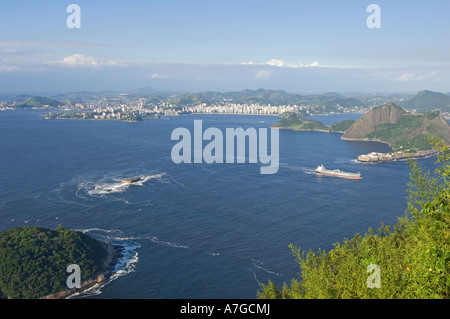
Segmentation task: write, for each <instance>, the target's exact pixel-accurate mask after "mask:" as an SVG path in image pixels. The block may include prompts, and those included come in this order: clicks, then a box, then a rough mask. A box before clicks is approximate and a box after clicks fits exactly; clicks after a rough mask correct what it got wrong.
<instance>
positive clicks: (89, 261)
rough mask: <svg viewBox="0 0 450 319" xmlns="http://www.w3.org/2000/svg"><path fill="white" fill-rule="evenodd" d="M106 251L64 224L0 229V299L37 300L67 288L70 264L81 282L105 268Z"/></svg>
mask: <svg viewBox="0 0 450 319" xmlns="http://www.w3.org/2000/svg"><path fill="white" fill-rule="evenodd" d="M106 256H107V252H106V250H105V249H104V247H103V245H102V244H101V243H100V242H98V241H97V240H95V239H93V238H92V237H90V236H87V235H85V234H83V233H81V232H77V231H73V230H70V229H67V228H64V227H62V226H58V227H57V228H56V229H54V230H50V229H46V228H43V227H31V226H26V227H17V228H13V229H9V230H6V231H3V232H0V298H13V299H16V298H19V299H34V298H40V297H43V296H46V295H49V294H52V293H56V292H60V291H64V290H66V289H67V285H66V280H67V278H68V276H69V275H70V274H69V273H67V272H66V269H67V266H68V265H71V264H78V265H79V266H80V269H81V280H82V282H84V281H86V280H88V279H91V278H93V277H95V276H96V275H97V274H98V273H99V272H100V271H102V270H103V269H102V268H103V260H104V259H105V258H106Z"/></svg>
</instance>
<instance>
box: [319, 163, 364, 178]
mask: <svg viewBox="0 0 450 319" xmlns="http://www.w3.org/2000/svg"><path fill="white" fill-rule="evenodd" d="M315 171H316V173H319V174H324V175H329V176H334V177H341V178H349V179H361V174H360V173H359V172H358V173H349V172H344V171H341V170H339V169H333V170H330V169H326V168H325V166H323V165H319V166H317V168H316V170H315Z"/></svg>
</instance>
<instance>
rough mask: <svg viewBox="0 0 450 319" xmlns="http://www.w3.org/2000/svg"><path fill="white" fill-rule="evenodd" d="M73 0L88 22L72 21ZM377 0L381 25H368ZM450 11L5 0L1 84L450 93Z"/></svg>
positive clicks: (37, 88) (444, 7)
mask: <svg viewBox="0 0 450 319" xmlns="http://www.w3.org/2000/svg"><path fill="white" fill-rule="evenodd" d="M72 3H75V4H77V5H78V6H79V8H80V22H81V23H80V28H69V26H68V25H67V20H68V18H69V16H70V15H71V12H67V9H68V6H69V5H70V4H72ZM372 3H374V4H377V5H378V6H379V8H380V10H381V11H380V20H381V27H380V28H369V27H368V25H367V19H368V18H369V16H370V15H371V13H370V12H367V8H368V6H369V5H370V4H372ZM449 9H450V5H449V4H448V3H446V2H445V1H428V2H423V3H414V4H411V3H408V2H406V1H396V2H395V3H392V2H389V1H375V2H370V1H368V2H361V1H346V2H345V4H338V3H335V2H332V1H315V2H306V1H277V2H274V1H244V2H242V1H241V2H238V1H227V2H217V1H215V2H212V1H190V2H189V3H187V2H183V1H136V0H135V1H131V2H127V3H126V4H125V3H122V2H118V1H108V2H106V1H96V2H95V3H92V2H89V1H76V2H70V1H66V2H61V1H46V2H44V3H42V2H35V1H23V2H21V3H20V4H18V3H16V2H8V3H7V2H3V3H2V4H1V5H0V16H1V19H0V28H1V29H2V30H3V32H2V35H1V37H0V83H1V85H0V87H1V91H2V92H0V93H33V94H39V93H46V92H58V91H80V90H92V91H96V90H124V91H126V90H130V89H134V88H141V87H152V88H155V89H157V90H173V91H207V90H214V91H233V90H241V89H258V88H266V89H283V90H286V91H289V92H295V93H320V92H328V91H336V92H408V93H414V92H417V91H420V90H424V89H429V90H433V91H440V92H443V93H448V92H449V91H450V90H449V89H448V87H450V85H449V84H450V63H449V61H448V56H449V53H450V43H449V41H448V39H447V37H446V34H447V30H449V28H450V21H449V20H448V19H447V16H448V11H449ZM6 30H7V31H6Z"/></svg>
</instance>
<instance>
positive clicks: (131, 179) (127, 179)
mask: <svg viewBox="0 0 450 319" xmlns="http://www.w3.org/2000/svg"><path fill="white" fill-rule="evenodd" d="M140 180H141V178H140V177H129V178H124V179H122V180H121V182H122V183H127V184H132V183H136V182H139V181H140Z"/></svg>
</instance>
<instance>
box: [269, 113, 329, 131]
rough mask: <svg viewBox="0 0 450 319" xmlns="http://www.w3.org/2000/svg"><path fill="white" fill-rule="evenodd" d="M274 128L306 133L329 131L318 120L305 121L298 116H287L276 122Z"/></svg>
mask: <svg viewBox="0 0 450 319" xmlns="http://www.w3.org/2000/svg"><path fill="white" fill-rule="evenodd" d="M272 127H281V128H290V129H294V130H305V131H319V130H320V131H327V130H328V128H327V126H326V125H325V124H323V123H322V122H320V121H317V120H305V119H303V118H301V117H299V116H298V115H297V114H293V113H290V114H287V115H286V116H285V117H284V118H282V119H281V120H279V121H278V122H276V123H275V124H274V125H272Z"/></svg>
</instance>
